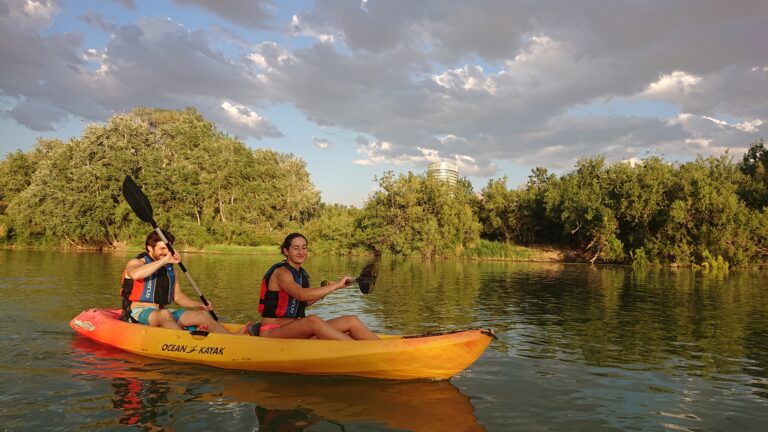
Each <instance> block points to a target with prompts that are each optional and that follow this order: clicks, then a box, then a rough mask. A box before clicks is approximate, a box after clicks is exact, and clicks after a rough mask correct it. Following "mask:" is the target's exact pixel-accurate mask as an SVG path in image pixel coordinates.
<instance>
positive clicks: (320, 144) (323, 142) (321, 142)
mask: <svg viewBox="0 0 768 432" xmlns="http://www.w3.org/2000/svg"><path fill="white" fill-rule="evenodd" d="M312 144H314V145H315V147H317V148H319V149H320V150H327V149H329V148H331V146H332V145H333V144H332V143H331V142H330V141H328V140H327V139H325V138H317V137H313V138H312Z"/></svg>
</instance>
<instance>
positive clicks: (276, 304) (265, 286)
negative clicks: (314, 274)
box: [259, 261, 309, 318]
mask: <svg viewBox="0 0 768 432" xmlns="http://www.w3.org/2000/svg"><path fill="white" fill-rule="evenodd" d="M280 267H283V268H286V269H288V270H289V271H290V272H291V275H293V280H294V281H296V283H297V284H299V285H301V287H302V288H309V275H308V274H307V272H306V271H304V269H303V268H299V269H298V270H296V269H295V268H293V266H291V265H290V264H288V261H281V262H279V263H277V264H275V265H273V266H272V267H270V268H269V270H267V272H266V273H265V274H264V279H262V280H261V295H260V296H259V313H260V314H261V316H262V317H264V318H304V316H305V315H304V310H305V309H306V308H307V302H304V301H298V300H297V299H295V298H293V297H291V296H290V295H288V293H286V292H285V291H283V290H280V291H270V290H269V279H270V278H272V274H273V273H274V272H275V270H277V269H278V268H280Z"/></svg>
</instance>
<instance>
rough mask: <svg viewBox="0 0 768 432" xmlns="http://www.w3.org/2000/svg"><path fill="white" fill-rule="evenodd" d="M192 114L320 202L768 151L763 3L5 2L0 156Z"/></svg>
mask: <svg viewBox="0 0 768 432" xmlns="http://www.w3.org/2000/svg"><path fill="white" fill-rule="evenodd" d="M136 106H146V107H157V108H168V109H179V108H184V107H189V106H191V107H195V108H196V109H197V110H198V111H200V112H201V113H202V114H203V115H204V116H205V117H206V118H207V119H208V120H210V121H212V122H214V123H215V124H216V125H217V127H218V128H219V129H220V130H222V131H224V132H225V133H227V134H229V135H231V136H235V137H237V138H238V139H240V140H241V141H242V142H244V143H245V144H246V145H248V146H249V147H251V148H253V149H258V148H269V149H274V150H276V151H279V152H284V153H292V154H294V155H295V156H297V157H299V158H301V159H303V160H305V161H306V163H307V169H308V171H309V174H310V177H311V179H312V182H313V184H314V185H315V187H316V188H317V189H318V190H319V191H320V192H321V196H322V200H323V201H324V202H327V203H341V204H348V205H355V206H361V205H362V204H363V203H364V202H365V200H366V198H367V197H368V196H369V194H370V193H371V192H372V191H374V190H375V188H376V182H375V179H376V177H377V176H381V175H382V174H383V173H384V172H386V171H394V172H396V173H406V172H408V171H412V172H414V173H422V172H424V171H425V170H426V167H427V165H428V164H429V163H430V162H437V161H452V162H455V163H457V164H458V166H459V172H460V175H462V176H466V177H467V178H468V179H470V181H471V182H472V184H473V186H474V188H475V190H476V191H479V190H481V189H482V188H483V187H484V186H485V185H486V184H487V183H488V181H489V180H490V179H498V178H501V177H503V176H507V177H508V186H509V187H510V188H514V187H517V186H520V185H522V184H524V183H525V181H526V179H527V176H528V175H529V174H530V171H531V169H532V168H534V167H544V168H547V169H549V170H550V172H554V173H558V174H562V173H564V172H568V171H571V170H572V169H573V168H574V165H575V163H576V161H577V160H578V159H580V158H584V157H591V156H595V155H604V156H605V157H606V159H607V160H608V161H609V162H612V163H613V162H619V161H626V160H638V159H642V158H644V157H648V156H660V157H663V158H664V159H665V160H668V161H670V162H675V161H676V162H686V161H689V160H693V159H694V158H696V157H697V156H705V157H706V156H710V155H715V156H719V155H721V154H723V153H724V152H725V151H728V152H729V155H731V156H733V157H734V160H740V158H741V156H742V154H743V153H744V151H745V150H746V149H747V148H749V146H750V144H751V143H753V142H755V141H756V140H758V139H760V138H768V133H767V132H768V1H766V0H729V1H722V0H580V1H573V0H548V1H540V0H528V1H517V0H473V1H469V0H463V1H458V0H455V1H454V0H431V1H430V0H424V1H419V0H388V1H377V0H367V1H365V0H364V1H360V0H358V1H344V0H328V1H324V0H318V1H277V0H274V1H272V0H226V1H221V0H151V1H149V0H148V1H142V0H80V1H69V0H0V157H5V155H6V154H7V153H9V152H14V151H16V150H22V151H28V150H30V149H32V148H33V146H34V144H35V142H36V141H37V139H38V138H40V137H43V138H59V139H62V140H69V139H70V138H77V137H80V136H81V135H82V133H83V130H84V128H85V126H86V125H88V124H92V123H104V122H106V121H107V120H108V119H109V117H110V116H112V115H114V114H115V113H120V112H126V111H130V110H131V109H132V108H134V107H136Z"/></svg>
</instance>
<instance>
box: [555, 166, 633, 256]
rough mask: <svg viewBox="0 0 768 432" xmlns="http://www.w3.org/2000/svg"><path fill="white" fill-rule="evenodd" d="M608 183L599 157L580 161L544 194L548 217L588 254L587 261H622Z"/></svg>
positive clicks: (616, 221)
mask: <svg viewBox="0 0 768 432" xmlns="http://www.w3.org/2000/svg"><path fill="white" fill-rule="evenodd" d="M608 184H609V183H608V175H607V169H606V163H605V158H604V157H603V156H598V157H594V158H590V159H581V160H579V161H578V162H577V164H576V171H574V172H572V173H568V174H566V175H564V176H563V177H562V178H561V179H560V181H559V182H558V185H557V187H553V188H550V189H549V190H548V191H547V195H546V198H545V199H546V205H547V211H548V213H549V215H550V217H551V218H552V219H555V220H559V222H560V223H561V224H562V227H563V229H564V230H565V231H564V234H565V235H570V236H571V238H572V239H573V241H574V242H575V244H576V245H577V246H579V247H582V248H583V249H584V250H585V251H587V252H588V253H590V255H591V258H590V262H595V261H597V260H598V259H600V260H602V261H608V262H615V261H622V260H623V259H624V251H623V244H622V242H621V240H619V239H618V237H617V234H618V228H619V223H618V220H617V219H616V212H615V211H614V209H613V203H612V202H610V200H609V197H608V193H607V192H608Z"/></svg>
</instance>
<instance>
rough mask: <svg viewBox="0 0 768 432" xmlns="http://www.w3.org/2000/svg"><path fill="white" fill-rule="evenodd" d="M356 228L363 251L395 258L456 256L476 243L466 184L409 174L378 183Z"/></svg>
mask: <svg viewBox="0 0 768 432" xmlns="http://www.w3.org/2000/svg"><path fill="white" fill-rule="evenodd" d="M378 182H379V190H378V191H376V192H375V193H373V194H372V196H371V197H370V199H369V200H368V202H367V203H366V204H365V207H364V208H363V212H362V215H361V216H360V218H359V220H358V222H357V231H356V232H357V234H356V235H357V236H359V237H360V238H361V239H362V240H363V243H364V245H365V246H366V247H368V248H370V249H371V250H374V251H377V252H384V251H386V252H390V253H393V254H396V255H421V256H425V257H433V256H456V255H459V254H460V253H461V251H462V250H463V249H464V248H465V247H467V246H469V245H471V244H472V243H473V242H475V241H476V240H477V239H478V237H479V232H480V224H479V223H478V221H477V217H476V216H475V214H474V212H473V209H472V204H471V200H472V197H473V194H472V187H471V185H470V183H469V182H468V181H467V180H461V181H459V182H458V183H456V184H451V183H449V182H445V181H441V180H439V179H435V178H431V177H427V176H424V175H415V174H413V173H408V174H406V175H400V176H398V177H395V175H394V173H392V172H386V173H384V175H383V176H382V177H381V178H378Z"/></svg>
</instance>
